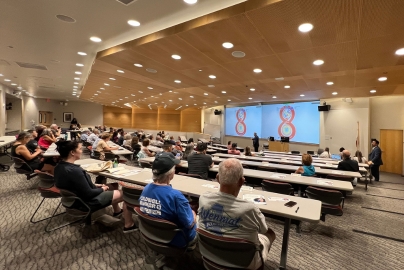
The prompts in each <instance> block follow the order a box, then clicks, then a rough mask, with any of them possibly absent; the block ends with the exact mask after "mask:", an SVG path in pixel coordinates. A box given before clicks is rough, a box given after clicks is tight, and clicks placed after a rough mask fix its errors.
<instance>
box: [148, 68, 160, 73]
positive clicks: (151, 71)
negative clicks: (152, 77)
mask: <svg viewBox="0 0 404 270" xmlns="http://www.w3.org/2000/svg"><path fill="white" fill-rule="evenodd" d="M146 71H147V72H150V73H157V70H155V69H153V68H146Z"/></svg>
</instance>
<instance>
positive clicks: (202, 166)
mask: <svg viewBox="0 0 404 270" xmlns="http://www.w3.org/2000/svg"><path fill="white" fill-rule="evenodd" d="M207 149H208V146H207V145H206V143H203V142H198V144H197V145H196V153H193V154H192V155H189V156H188V157H187V160H188V173H189V174H197V175H200V176H201V177H202V179H206V180H207V179H208V173H209V169H210V168H212V167H213V165H214V163H213V160H212V156H210V155H207V154H206V150H207Z"/></svg>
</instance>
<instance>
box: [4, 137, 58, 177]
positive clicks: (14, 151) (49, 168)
mask: <svg viewBox="0 0 404 270" xmlns="http://www.w3.org/2000/svg"><path fill="white" fill-rule="evenodd" d="M31 140H32V135H31V133H29V132H21V133H20V134H18V136H17V139H16V142H15V143H14V144H13V146H11V156H12V157H16V158H19V159H22V160H23V161H25V163H27V164H28V166H29V167H31V169H32V170H40V171H43V172H48V173H50V174H52V175H53V173H54V168H55V166H56V163H55V162H54V161H53V158H46V159H42V160H41V159H40V155H41V154H42V150H41V149H40V148H39V147H37V148H36V149H35V151H34V152H32V153H31V152H30V151H29V150H28V148H27V146H26V144H27V143H28V142H29V141H31ZM27 164H24V165H22V166H21V169H23V170H26V171H29V170H30V168H29V167H28V166H27Z"/></svg>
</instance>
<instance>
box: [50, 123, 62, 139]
mask: <svg viewBox="0 0 404 270" xmlns="http://www.w3.org/2000/svg"><path fill="white" fill-rule="evenodd" d="M50 129H51V131H52V133H53V136H54V137H55V138H57V137H59V136H60V133H61V131H62V129H61V128H60V127H58V125H56V124H52V125H51V126H50Z"/></svg>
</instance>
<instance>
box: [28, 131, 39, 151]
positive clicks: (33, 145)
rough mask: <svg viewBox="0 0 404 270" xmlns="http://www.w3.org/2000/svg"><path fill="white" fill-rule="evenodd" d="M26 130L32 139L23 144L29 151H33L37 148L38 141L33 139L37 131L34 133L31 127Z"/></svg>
mask: <svg viewBox="0 0 404 270" xmlns="http://www.w3.org/2000/svg"><path fill="white" fill-rule="evenodd" d="M27 132H28V133H31V136H32V139H31V140H30V141H29V142H28V143H27V144H26V145H25V146H26V147H27V148H28V150H29V151H30V152H31V153H34V152H35V151H36V149H37V148H38V142H37V141H36V140H35V138H36V137H37V136H38V133H36V131H35V130H33V129H30V130H28V131H27Z"/></svg>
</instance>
